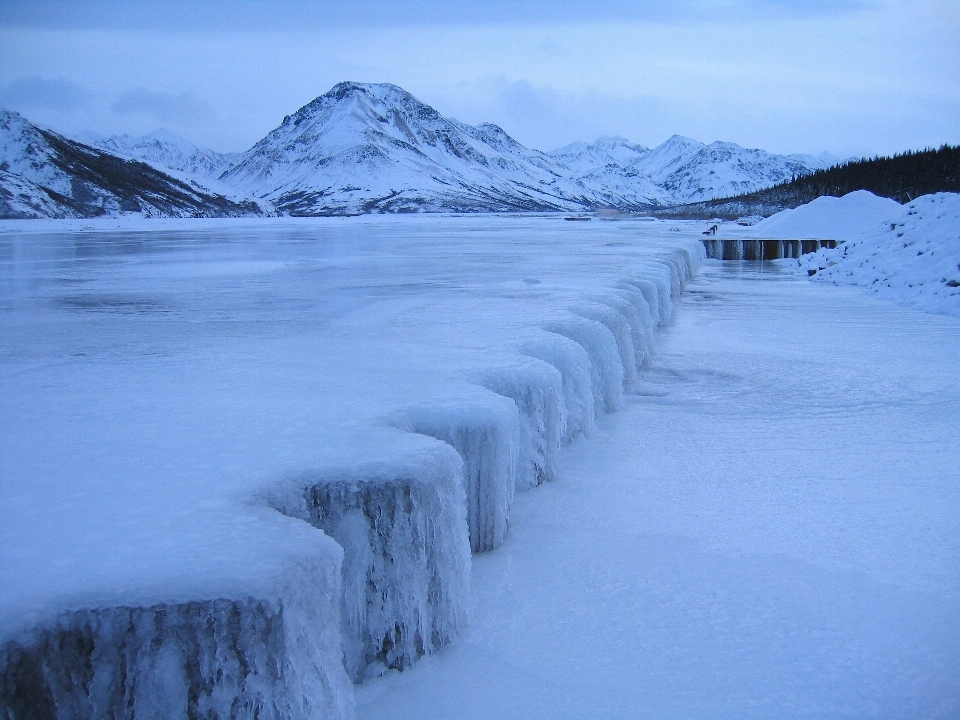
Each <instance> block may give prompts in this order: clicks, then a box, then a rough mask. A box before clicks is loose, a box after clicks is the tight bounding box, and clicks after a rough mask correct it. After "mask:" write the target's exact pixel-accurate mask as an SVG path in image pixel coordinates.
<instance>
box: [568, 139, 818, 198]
mask: <svg viewBox="0 0 960 720" xmlns="http://www.w3.org/2000/svg"><path fill="white" fill-rule="evenodd" d="M550 155H551V156H552V157H554V158H556V159H557V160H559V161H560V162H562V163H563V164H564V165H566V166H567V167H568V168H570V170H571V171H572V172H573V176H574V177H575V178H576V179H577V180H578V181H579V182H580V183H582V184H583V185H584V186H585V187H586V188H588V189H589V190H590V191H591V192H592V193H594V194H599V195H601V196H603V197H607V198H614V197H616V196H620V197H622V198H625V199H627V198H628V199H629V200H630V201H632V202H636V203H639V204H662V205H671V204H678V203H688V202H698V201H701V200H711V199H714V198H720V197H728V196H731V195H738V194H741V193H747V192H753V191H755V190H759V189H761V188H765V187H769V186H771V185H775V184H777V183H779V182H783V181H784V180H790V179H791V178H793V177H794V176H795V175H802V174H806V173H809V172H812V171H813V170H817V169H820V168H823V167H827V166H828V165H829V164H830V158H829V157H827V156H824V157H821V158H815V157H813V156H810V155H789V156H784V155H774V154H772V153H768V152H766V151H764V150H748V149H746V148H743V147H740V146H739V145H736V144H734V143H728V142H714V143H711V144H710V145H704V144H703V143H701V142H697V141H696V140H693V139H691V138H687V137H683V136H681V135H674V136H673V137H671V138H669V139H668V140H666V141H665V142H664V143H662V144H661V145H658V146H657V147H656V148H654V149H652V150H648V149H647V148H643V147H641V146H639V145H630V144H629V143H627V141H625V140H623V139H621V138H601V139H600V140H598V141H597V142H596V143H594V144H593V145H587V144H585V143H573V144H572V145H568V146H566V147H563V148H560V149H558V150H554V151H553V152H551V153H550Z"/></svg>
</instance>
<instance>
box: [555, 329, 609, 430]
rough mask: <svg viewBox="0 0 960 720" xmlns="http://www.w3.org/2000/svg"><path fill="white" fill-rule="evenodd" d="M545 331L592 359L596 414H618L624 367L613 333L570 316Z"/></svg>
mask: <svg viewBox="0 0 960 720" xmlns="http://www.w3.org/2000/svg"><path fill="white" fill-rule="evenodd" d="M543 328H544V330H547V331H548V332H553V333H556V334H557V335H563V336H564V337H567V338H570V339H571V340H573V341H574V342H577V343H579V344H580V345H581V346H582V347H583V349H584V350H586V351H587V355H589V356H590V374H591V379H592V381H593V397H594V401H595V404H596V411H597V412H616V411H617V410H619V409H620V408H621V407H622V406H623V363H622V362H621V360H620V351H619V349H618V347H617V340H616V338H615V337H614V336H613V333H612V332H610V330H609V329H608V328H607V326H606V325H604V324H603V323H599V322H597V321H596V320H587V319H585V318H581V317H577V316H576V315H570V316H569V317H568V318H565V319H564V320H561V321H558V322H552V323H547V324H546V325H544V326H543Z"/></svg>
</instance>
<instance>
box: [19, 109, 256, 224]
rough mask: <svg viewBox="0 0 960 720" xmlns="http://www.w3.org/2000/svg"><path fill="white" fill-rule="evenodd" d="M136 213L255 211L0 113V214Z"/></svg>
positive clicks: (168, 214) (202, 214)
mask: <svg viewBox="0 0 960 720" xmlns="http://www.w3.org/2000/svg"><path fill="white" fill-rule="evenodd" d="M123 213H138V214H142V215H144V216H145V217H233V216H241V215H259V214H262V213H263V211H262V210H261V208H260V207H259V206H258V205H257V204H256V203H254V202H252V201H249V202H236V201H234V200H231V199H228V198H226V197H224V196H222V195H218V194H216V193H212V192H210V191H208V190H206V189H205V188H203V187H201V186H199V185H197V184H194V183H190V182H186V181H183V180H178V179H176V178H173V177H171V176H169V175H167V174H165V173H163V172H161V171H159V170H157V169H156V168H154V167H151V166H150V165H147V164H145V163H142V162H138V161H135V160H127V159H124V158H121V157H117V156H116V155H113V154H111V153H108V152H106V151H103V150H99V149H97V148H92V147H89V146H87V145H83V144H82V143H78V142H75V141H73V140H69V139H67V138H65V137H63V136H61V135H58V134H57V133H54V132H51V131H49V130H44V129H41V128H38V127H36V126H35V125H33V124H31V123H30V122H28V121H27V120H25V119H24V118H22V117H20V115H18V114H17V113H14V112H9V111H2V112H0V217H5V218H36V217H57V218H77V217H96V216H100V215H118V214H123Z"/></svg>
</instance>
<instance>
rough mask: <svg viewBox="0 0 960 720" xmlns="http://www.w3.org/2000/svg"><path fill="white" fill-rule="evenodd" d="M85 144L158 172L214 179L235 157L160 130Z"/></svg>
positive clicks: (234, 154) (232, 154) (118, 136)
mask: <svg viewBox="0 0 960 720" xmlns="http://www.w3.org/2000/svg"><path fill="white" fill-rule="evenodd" d="M81 139H82V138H81ZM87 144H89V145H93V146H94V147H98V148H101V149H103V150H106V151H108V152H111V153H113V154H114V155H120V156H121V157H126V158H131V159H133V160H140V161H142V162H145V163H148V164H149V165H153V166H154V167H156V168H159V169H161V170H165V171H166V170H176V171H178V172H181V173H186V174H188V175H193V176H195V177H197V178H215V177H217V176H218V175H220V173H222V172H223V170H224V168H226V166H227V165H229V164H230V162H231V161H232V160H233V158H234V157H236V153H218V152H216V151H215V150H209V149H207V148H201V147H197V146H196V145H194V144H193V143H191V142H190V141H189V140H185V139H184V138H182V137H180V136H179V135H176V134H174V133H172V132H170V131H169V130H165V129H163V128H161V129H160V130H157V131H156V132H152V133H150V134H149V135H144V136H143V137H131V136H130V135H112V136H111V137H108V138H100V139H97V140H95V141H94V142H88V143H87Z"/></svg>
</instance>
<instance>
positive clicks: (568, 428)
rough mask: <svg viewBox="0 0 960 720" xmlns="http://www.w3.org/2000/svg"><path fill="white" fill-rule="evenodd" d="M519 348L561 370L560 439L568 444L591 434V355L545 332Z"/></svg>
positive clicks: (592, 414)
mask: <svg viewBox="0 0 960 720" xmlns="http://www.w3.org/2000/svg"><path fill="white" fill-rule="evenodd" d="M519 350H520V352H522V353H523V354H525V355H529V356H530V357H533V358H538V359H540V360H543V361H544V362H546V363H549V364H551V365H553V367H555V368H556V369H557V370H558V371H559V372H560V377H561V380H562V383H563V385H562V390H563V401H564V402H563V404H564V407H565V408H566V422H565V423H564V424H563V433H562V435H561V440H562V441H563V442H565V443H569V442H570V441H571V440H573V439H574V438H575V437H577V436H579V435H590V434H592V433H593V430H594V418H595V416H596V404H597V401H596V400H595V399H594V394H593V379H592V377H591V362H590V356H589V355H587V351H586V350H584V349H583V346H581V345H580V344H579V343H577V342H575V341H573V340H571V339H570V338H567V337H564V336H562V335H556V334H554V333H544V334H543V337H541V338H537V339H535V340H528V341H527V342H525V343H523V344H522V345H520V347H519Z"/></svg>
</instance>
